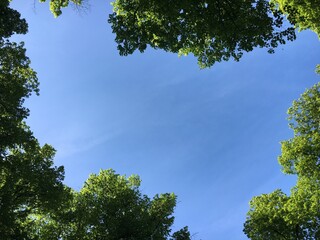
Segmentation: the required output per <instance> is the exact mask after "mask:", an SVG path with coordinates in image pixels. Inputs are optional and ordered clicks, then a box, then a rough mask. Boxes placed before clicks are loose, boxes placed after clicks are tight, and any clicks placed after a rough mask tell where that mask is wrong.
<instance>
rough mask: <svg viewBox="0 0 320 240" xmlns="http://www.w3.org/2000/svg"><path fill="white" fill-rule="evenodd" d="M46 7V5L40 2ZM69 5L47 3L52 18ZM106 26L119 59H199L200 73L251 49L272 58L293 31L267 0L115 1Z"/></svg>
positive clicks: (79, 2) (54, 0)
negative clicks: (139, 55) (153, 55)
mask: <svg viewBox="0 0 320 240" xmlns="http://www.w3.org/2000/svg"><path fill="white" fill-rule="evenodd" d="M40 1H41V2H46V0H40ZM69 2H73V3H75V4H76V5H82V4H83V0H63V1H61V0H50V8H51V11H52V12H53V14H54V15H55V16H59V15H60V14H61V8H63V7H66V6H68V4H69ZM112 5H113V10H114V12H113V13H112V14H110V15H109V20H108V21H109V23H111V25H112V29H113V32H114V33H115V34H116V39H115V40H116V42H117V44H118V50H119V53H120V55H129V54H132V53H133V52H134V51H135V50H139V51H140V52H143V51H144V50H145V49H146V48H147V46H148V45H149V46H150V47H152V48H155V49H163V50H165V51H168V52H173V53H178V54H179V55H188V54H190V53H192V54H193V55H194V56H195V57H197V58H198V64H199V65H200V67H203V68H204V67H210V66H212V65H213V64H214V63H215V62H220V61H227V60H229V59H230V58H233V59H234V60H236V61H238V60H239V59H240V58H241V57H242V55H243V53H244V52H250V51H252V50H253V49H254V48H255V47H264V48H268V52H270V53H273V52H274V49H275V48H276V47H277V46H278V45H279V44H284V43H285V42H286V41H292V40H294V39H295V32H294V29H293V28H291V27H289V28H287V29H284V28H283V16H282V15H281V14H280V12H279V11H278V10H276V9H273V10H271V8H270V5H269V2H268V1H267V0H250V1H245V0H241V1H239V0H227V1H220V0H209V1H208V0H201V1H199V0H197V1H195V0H194V1H187V0H181V1H170V0H151V1H150V0H135V1H127V0H115V1H114V2H113V3H112Z"/></svg>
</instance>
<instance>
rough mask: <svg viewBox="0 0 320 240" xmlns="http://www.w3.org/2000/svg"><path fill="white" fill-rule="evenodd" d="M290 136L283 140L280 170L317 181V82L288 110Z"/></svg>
mask: <svg viewBox="0 0 320 240" xmlns="http://www.w3.org/2000/svg"><path fill="white" fill-rule="evenodd" d="M288 114H289V120H290V124H289V126H290V127H291V128H292V129H293V131H294V137H293V138H292V139H289V140H287V141H283V142H282V143H281V145H282V154H281V156H280V157H279V162H280V164H281V165H282V167H283V171H284V172H285V173H289V174H298V175H299V176H312V175H314V174H316V175H317V176H318V177H319V179H320V175H319V174H320V166H319V156H320V125H319V122H320V83H318V84H316V85H315V86H313V87H312V88H311V89H308V90H307V91H305V92H304V93H303V94H302V95H301V98H300V99H298V100H297V101H294V102H293V105H292V107H291V108H289V110H288Z"/></svg>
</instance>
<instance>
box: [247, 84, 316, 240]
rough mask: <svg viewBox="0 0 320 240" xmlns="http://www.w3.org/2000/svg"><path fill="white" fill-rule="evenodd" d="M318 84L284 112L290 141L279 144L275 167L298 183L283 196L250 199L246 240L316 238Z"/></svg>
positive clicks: (272, 194) (264, 196) (263, 196)
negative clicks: (290, 129)
mask: <svg viewBox="0 0 320 240" xmlns="http://www.w3.org/2000/svg"><path fill="white" fill-rule="evenodd" d="M319 110H320V83H318V84H316V85H315V86H313V87H312V88H311V89H308V90H307V91H305V92H304V93H303V94H302V95H301V97H300V98H299V99H298V100H297V101H294V102H293V105H292V107H291V108H290V109H289V110H288V114H289V120H290V125H289V126H290V127H291V128H292V129H293V131H294V137H293V138H292V139H289V140H287V141H284V142H282V154H281V156H280V157H279V163H280V164H281V166H282V167H283V171H284V173H287V174H296V175H297V177H298V181H297V184H296V186H295V187H293V188H292V190H291V195H290V196H287V195H286V194H285V193H283V192H282V191H281V190H276V191H274V192H273V193H270V194H263V195H261V196H258V197H254V198H253V199H252V200H251V202H250V211H249V212H248V215H247V220H246V222H245V224H244V232H245V233H246V234H247V236H248V237H249V238H250V239H253V240H260V239H266V240H267V239H270V240H271V239H310V240H312V239H319V238H320V204H319V203H320V168H319V165H320V164H319V159H320V148H319V146H320V137H319V136H320V135H319V134H320V128H319V120H320V119H319V116H320V115H319V114H320V112H319Z"/></svg>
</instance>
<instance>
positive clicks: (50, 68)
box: [12, 0, 320, 240]
mask: <svg viewBox="0 0 320 240" xmlns="http://www.w3.org/2000/svg"><path fill="white" fill-rule="evenodd" d="M90 4H91V6H90V9H89V10H88V11H87V12H80V13H79V12H77V11H75V10H73V9H72V8H69V9H66V10H65V11H64V12H63V15H62V16H61V17H59V18H56V19H55V18H54V17H53V16H52V15H51V13H50V12H49V9H48V4H47V3H46V4H40V3H38V2H37V1H33V0H25V1H18V0H15V1H13V3H12V6H13V7H14V8H16V9H18V10H19V11H20V12H21V13H22V15H23V17H25V18H26V19H27V21H28V23H29V33H28V35H26V36H21V37H18V38H17V39H21V40H23V41H25V43H26V48H27V49H28V51H27V54H28V56H29V57H30V58H31V61H32V66H33V68H34V69H35V70H36V71H37V72H38V77H39V80H40V83H41V84H40V96H39V97H36V96H32V97H31V98H30V100H28V101H27V106H28V107H29V108H30V110H31V115H30V117H29V119H28V124H29V125H30V126H31V129H32V130H33V131H34V134H35V136H36V137H37V138H38V139H39V140H40V142H41V143H42V144H44V143H49V144H51V145H53V146H54V147H55V149H56V150H57V154H56V158H55V163H56V164H57V165H64V166H65V170H66V178H65V183H66V184H67V185H69V186H71V187H73V188H75V189H77V190H78V189H80V188H81V187H82V184H83V182H84V181H85V180H86V179H87V177H88V176H89V174H90V173H98V172H99V170H100V169H108V168H113V169H114V170H116V172H117V173H120V174H126V175H128V176H129V175H131V174H138V175H139V176H140V177H141V179H142V186H141V189H142V192H143V193H145V194H148V195H149V196H150V197H151V196H153V195H154V194H156V193H165V192H174V193H176V194H177V195H178V204H177V207H176V211H175V216H176V221H175V225H174V229H178V228H181V227H183V226H185V225H188V226H189V228H190V231H191V233H192V235H193V239H196V240H199V239H203V240H211V239H218V240H240V239H246V236H245V235H244V234H243V233H242V228H243V223H244V221H245V217H246V212H247V211H248V203H249V201H250V199H251V198H252V197H253V196H255V195H258V194H262V193H270V192H271V191H273V190H275V189H277V188H282V189H283V190H284V191H285V192H289V191H290V188H291V187H292V186H293V185H294V184H295V178H294V177H292V176H286V175H284V174H282V173H281V170H280V166H279V165H278V162H277V156H278V155H279V154H280V144H279V142H280V141H281V140H285V139H288V138H290V137H292V131H291V130H289V128H288V123H287V120H286V117H287V115H286V111H287V109H288V107H290V105H291V103H292V101H293V100H294V99H297V98H298V97H299V95H300V94H301V93H302V92H303V91H304V90H305V89H306V88H307V87H311V86H312V85H313V84H315V83H316V82H317V81H319V76H317V75H316V74H315V73H314V69H315V66H316V64H317V63H320V59H319V56H320V43H319V40H318V38H317V36H316V34H314V33H312V32H309V31H305V32H301V33H298V38H297V40H296V41H295V42H293V43H289V44H286V45H283V46H280V47H279V48H278V49H277V50H276V53H275V54H272V55H270V54H268V53H267V50H266V49H255V50H254V51H253V52H251V53H247V54H244V57H243V58H242V59H241V61H240V62H238V63H237V62H234V61H229V62H223V63H219V64H216V65H214V66H213V67H212V68H210V69H204V70H200V69H199V68H198V66H197V63H196V59H195V58H194V57H193V56H188V57H181V58H178V57H177V55H175V54H172V53H166V52H164V51H161V50H152V49H148V50H147V51H146V52H145V53H144V54H140V53H135V54H134V55H132V56H128V57H120V56H119V55H118V52H117V50H116V44H115V42H114V38H115V36H114V35H113V34H112V32H111V27H110V26H109V24H108V23H107V18H108V14H109V13H110V12H111V6H110V4H109V2H108V1H102V0H99V1H91V3H90Z"/></svg>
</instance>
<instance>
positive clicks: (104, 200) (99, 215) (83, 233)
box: [34, 170, 190, 240]
mask: <svg viewBox="0 0 320 240" xmlns="http://www.w3.org/2000/svg"><path fill="white" fill-rule="evenodd" d="M139 186H140V179H139V177H138V176H131V177H129V178H126V177H125V176H120V175H118V174H116V173H115V172H114V171H113V170H104V171H100V173H99V174H98V175H95V174H92V175H91V176H90V177H89V179H88V180H87V181H86V182H85V184H84V186H83V188H82V189H81V190H80V191H79V192H74V199H73V201H72V202H71V204H70V205H69V210H68V211H65V215H64V216H61V217H60V218H57V219H53V218H51V217H50V216H41V217H39V216H38V218H37V220H36V222H35V225H34V228H35V229H34V230H37V232H39V233H41V234H42V235H40V239H51V238H50V236H51V237H52V236H55V237H54V238H52V239H84V240H85V239H88V240H89V239H110V240H113V239H114V240H118V239H128V240H129V239H159V240H160V239H167V237H169V235H170V231H171V229H170V228H171V226H172V224H173V221H174V217H173V216H172V214H173V210H174V207H175V205H176V196H175V195H174V194H161V195H156V196H155V197H154V198H153V199H152V200H151V199H149V198H148V197H147V196H146V195H142V194H141V192H140V190H139ZM66 219H68V220H67V221H66ZM48 223H49V224H48ZM57 233H60V234H59V235H57ZM173 239H176V240H188V239H190V233H189V231H188V228H184V229H182V230H180V231H179V232H177V233H174V234H173Z"/></svg>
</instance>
